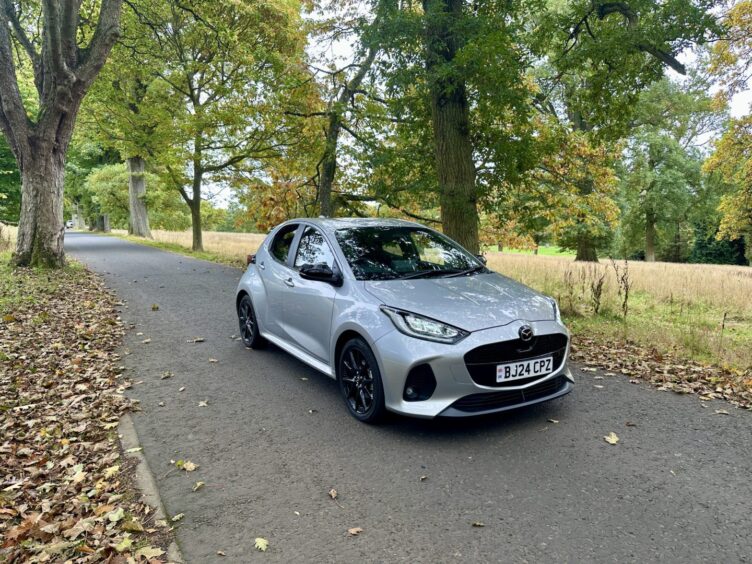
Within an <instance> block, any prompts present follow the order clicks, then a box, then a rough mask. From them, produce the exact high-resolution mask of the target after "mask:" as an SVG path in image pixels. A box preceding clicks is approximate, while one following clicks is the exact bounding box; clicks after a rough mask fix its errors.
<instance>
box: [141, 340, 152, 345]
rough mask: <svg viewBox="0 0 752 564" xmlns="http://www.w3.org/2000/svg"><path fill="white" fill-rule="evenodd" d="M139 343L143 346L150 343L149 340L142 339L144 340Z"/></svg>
mask: <svg viewBox="0 0 752 564" xmlns="http://www.w3.org/2000/svg"><path fill="white" fill-rule="evenodd" d="M141 342H142V343H143V344H145V345H148V344H149V343H151V339H144V340H143V341H141Z"/></svg>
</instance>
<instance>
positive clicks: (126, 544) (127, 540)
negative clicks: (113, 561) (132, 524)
mask: <svg viewBox="0 0 752 564" xmlns="http://www.w3.org/2000/svg"><path fill="white" fill-rule="evenodd" d="M132 546H133V541H132V540H131V536H130V535H129V534H128V533H125V535H124V536H123V540H121V541H120V542H119V543H118V544H116V545H115V550H117V551H118V552H124V551H126V550H128V549H129V548H130V547H132Z"/></svg>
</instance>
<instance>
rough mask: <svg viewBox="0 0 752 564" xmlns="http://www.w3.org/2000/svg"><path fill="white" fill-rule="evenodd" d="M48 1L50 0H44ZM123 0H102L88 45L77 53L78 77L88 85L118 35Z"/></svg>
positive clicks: (102, 63) (85, 85)
mask: <svg viewBox="0 0 752 564" xmlns="http://www.w3.org/2000/svg"><path fill="white" fill-rule="evenodd" d="M46 1H47V2H50V1H52V0H46ZM122 3H123V0H102V6H101V7H100V9H99V20H98V21H97V28H96V30H95V31H94V36H93V37H92V38H91V42H90V43H89V47H88V48H87V49H85V50H84V51H83V52H82V53H81V54H80V55H79V58H80V60H79V67H78V69H79V70H78V73H77V74H78V78H79V80H81V81H82V82H83V83H84V87H88V86H89V85H91V83H92V82H93V81H94V77H96V76H97V73H98V72H99V70H100V69H101V68H102V66H103V65H104V62H105V60H106V59H107V55H108V54H109V53H110V49H112V46H113V45H114V44H115V42H116V41H117V38H118V37H119V36H120V7H121V5H122Z"/></svg>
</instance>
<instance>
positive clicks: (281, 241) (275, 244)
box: [269, 224, 298, 263]
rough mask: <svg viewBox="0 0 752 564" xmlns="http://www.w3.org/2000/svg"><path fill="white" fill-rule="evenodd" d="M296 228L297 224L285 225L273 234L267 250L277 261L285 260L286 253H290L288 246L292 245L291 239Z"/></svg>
mask: <svg viewBox="0 0 752 564" xmlns="http://www.w3.org/2000/svg"><path fill="white" fill-rule="evenodd" d="M297 230H298V226H297V225H296V224H293V225H287V226H286V227H283V228H282V229H280V230H279V233H277V234H276V235H275V236H274V240H273V241H272V244H271V245H270V246H269V252H270V253H271V254H272V256H273V257H274V258H275V259H277V260H278V261H279V262H282V263H286V262H287V255H288V254H289V253H290V247H291V246H292V241H293V239H295V232H296V231H297Z"/></svg>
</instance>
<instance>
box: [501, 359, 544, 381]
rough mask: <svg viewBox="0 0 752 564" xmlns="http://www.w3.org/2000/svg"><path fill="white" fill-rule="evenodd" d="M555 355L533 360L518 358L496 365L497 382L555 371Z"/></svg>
mask: <svg viewBox="0 0 752 564" xmlns="http://www.w3.org/2000/svg"><path fill="white" fill-rule="evenodd" d="M553 368H554V357H552V356H544V357H542V358H535V359H533V360H518V361H517V362H507V363H504V364H497V365H496V382H497V383H499V382H509V381H510V380H519V379H520V378H530V377H531V376H541V375H543V374H548V373H550V372H552V371H553Z"/></svg>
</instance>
